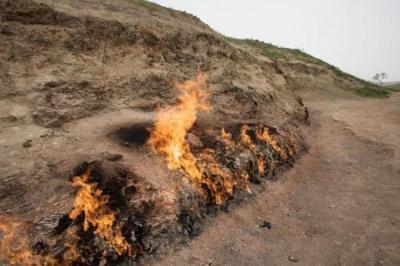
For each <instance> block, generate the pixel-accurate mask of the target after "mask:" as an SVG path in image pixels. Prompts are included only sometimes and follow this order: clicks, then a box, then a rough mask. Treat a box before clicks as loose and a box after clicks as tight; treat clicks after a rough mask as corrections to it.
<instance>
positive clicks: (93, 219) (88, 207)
mask: <svg viewBox="0 0 400 266" xmlns="http://www.w3.org/2000/svg"><path fill="white" fill-rule="evenodd" d="M90 175H91V170H90V169H89V170H88V171H86V173H85V174H83V175H82V176H76V177H74V178H73V181H72V184H73V185H74V186H75V187H79V188H80V190H79V191H78V193H77V195H76V197H75V202H74V208H73V210H72V211H71V212H70V214H69V217H70V218H71V219H73V220H75V219H77V218H78V216H79V215H81V214H82V213H83V214H84V221H83V230H84V231H87V230H89V228H90V226H92V227H93V228H95V231H94V233H95V234H96V235H97V236H99V237H100V238H102V239H104V240H106V241H107V243H108V244H109V245H110V246H112V247H113V248H114V250H115V251H116V252H117V253H118V254H119V255H121V254H123V253H125V252H128V253H130V252H131V249H130V245H129V244H128V243H127V242H126V240H125V238H124V237H123V236H122V233H121V230H120V229H119V228H118V226H114V223H115V213H114V212H113V211H111V210H110V209H109V208H108V207H107V203H108V201H109V197H108V196H106V195H102V191H101V190H100V189H98V188H97V184H96V183H88V182H89V177H90Z"/></svg>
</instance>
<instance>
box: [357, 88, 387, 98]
mask: <svg viewBox="0 0 400 266" xmlns="http://www.w3.org/2000/svg"><path fill="white" fill-rule="evenodd" d="M355 92H356V94H357V95H359V96H362V97H370V98H388V97H389V95H390V92H389V91H388V90H386V89H385V88H383V87H378V86H377V88H376V87H371V86H366V87H364V88H359V89H356V91H355Z"/></svg>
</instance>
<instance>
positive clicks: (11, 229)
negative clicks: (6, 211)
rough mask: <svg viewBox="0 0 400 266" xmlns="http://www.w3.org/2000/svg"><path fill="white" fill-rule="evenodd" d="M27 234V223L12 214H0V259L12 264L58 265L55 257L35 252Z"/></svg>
mask: <svg viewBox="0 0 400 266" xmlns="http://www.w3.org/2000/svg"><path fill="white" fill-rule="evenodd" d="M27 234H28V233H27V228H26V225H25V224H23V223H21V222H17V221H16V220H15V219H14V218H13V217H10V216H0V259H1V260H5V261H7V262H8V263H9V264H10V265H42V263H45V264H46V265H56V261H55V260H54V259H52V258H50V257H43V258H42V257H41V256H40V255H37V254H34V253H33V251H32V250H31V248H30V246H29V244H28V241H27V239H26V236H27Z"/></svg>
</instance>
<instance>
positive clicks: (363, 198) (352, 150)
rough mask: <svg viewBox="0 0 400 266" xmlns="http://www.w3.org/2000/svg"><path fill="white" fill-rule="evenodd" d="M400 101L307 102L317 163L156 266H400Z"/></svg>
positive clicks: (306, 160) (302, 163)
mask: <svg viewBox="0 0 400 266" xmlns="http://www.w3.org/2000/svg"><path fill="white" fill-rule="evenodd" d="M399 96H400V95H393V96H392V97H391V98H390V99H388V100H362V101H356V100H351V101H350V100H346V101H344V100H342V101H337V102H332V101H329V102H328V101H323V100H320V101H313V102H308V103H307V104H308V105H309V106H310V107H311V108H310V109H311V114H312V125H311V126H310V127H309V128H307V129H306V131H307V135H308V142H309V143H311V145H310V146H311V147H310V152H309V154H308V155H306V156H304V157H303V158H302V159H301V160H299V161H298V163H296V165H295V167H294V168H293V169H291V170H290V171H288V172H287V173H286V174H285V175H284V176H283V177H282V178H281V179H280V181H278V182H275V183H268V184H267V185H266V186H267V188H266V190H265V192H263V193H262V194H261V195H258V196H257V197H254V198H251V199H249V200H248V201H247V202H244V203H242V205H241V206H237V207H236V208H234V209H233V211H231V212H228V213H221V214H220V215H219V216H218V217H217V218H215V219H209V221H208V225H207V226H206V228H205V230H204V232H203V233H202V234H201V235H200V236H199V237H197V238H196V239H194V240H193V241H191V242H190V243H189V245H188V246H186V247H184V248H182V249H181V250H179V251H176V252H172V253H171V254H169V255H167V256H166V257H165V258H164V259H163V260H162V261H160V262H157V263H155V265H400V205H399V203H400V163H399V162H400V160H399V158H400V97H399ZM263 220H265V221H269V222H270V223H271V225H272V228H271V229H268V228H261V227H260V226H259V225H260V224H261V223H262V221H263Z"/></svg>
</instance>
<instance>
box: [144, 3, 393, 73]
mask: <svg viewBox="0 0 400 266" xmlns="http://www.w3.org/2000/svg"><path fill="white" fill-rule="evenodd" d="M152 2H155V3H158V4H160V5H163V6H167V7H171V8H174V9H177V10H182V11H186V12H188V13H191V14H193V15H196V16H197V17H199V18H200V19H201V20H202V21H203V22H205V23H206V24H208V25H209V26H210V27H212V28H213V29H214V30H216V31H218V32H220V33H222V34H224V35H227V36H230V37H236V38H252V39H258V40H262V41H265V42H269V43H272V44H275V45H278V46H282V47H289V48H300V49H302V50H304V51H305V52H307V53H309V54H311V55H313V56H315V57H318V58H320V59H322V60H324V61H326V62H328V63H331V64H333V65H335V66H338V67H339V68H340V69H342V70H343V71H345V72H348V73H351V74H353V75H355V76H358V77H361V78H363V79H367V80H372V77H373V75H374V74H375V73H381V72H386V73H387V74H388V79H387V80H386V81H400V0H246V1H245V0H152Z"/></svg>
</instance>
